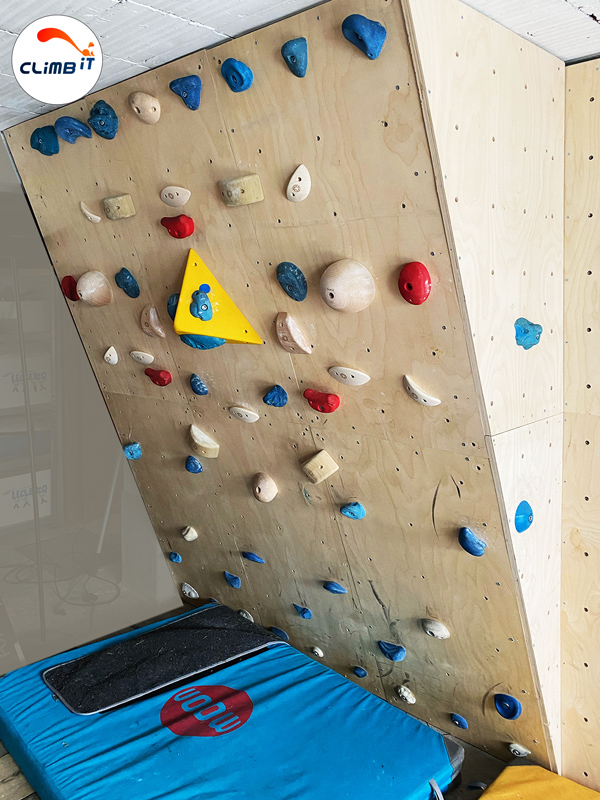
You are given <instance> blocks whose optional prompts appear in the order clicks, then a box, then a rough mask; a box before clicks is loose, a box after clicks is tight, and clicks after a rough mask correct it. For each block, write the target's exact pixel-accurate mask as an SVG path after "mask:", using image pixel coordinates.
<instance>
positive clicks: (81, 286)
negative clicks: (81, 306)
mask: <svg viewBox="0 0 600 800" xmlns="http://www.w3.org/2000/svg"><path fill="white" fill-rule="evenodd" d="M77 294H78V296H79V299H80V300H83V302H84V303H87V304H88V305H89V306H107V305H108V304H109V303H110V302H112V299H113V293H112V289H111V286H110V283H109V282H108V279H107V278H106V276H105V275H103V274H102V273H101V272H98V270H91V271H90V272H84V273H83V275H82V276H81V278H79V280H78V281H77Z"/></svg>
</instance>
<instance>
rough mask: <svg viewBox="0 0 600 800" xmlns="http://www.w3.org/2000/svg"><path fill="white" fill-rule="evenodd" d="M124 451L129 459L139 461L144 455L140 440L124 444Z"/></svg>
mask: <svg viewBox="0 0 600 800" xmlns="http://www.w3.org/2000/svg"><path fill="white" fill-rule="evenodd" d="M123 452H124V453H125V458H127V459H128V460H129V461H138V459H140V458H141V457H142V446H141V444H140V443H139V442H130V443H129V444H126V445H123Z"/></svg>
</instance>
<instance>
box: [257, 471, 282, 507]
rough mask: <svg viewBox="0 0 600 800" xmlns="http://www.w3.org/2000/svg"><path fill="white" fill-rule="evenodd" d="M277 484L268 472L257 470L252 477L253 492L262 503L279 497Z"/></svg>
mask: <svg viewBox="0 0 600 800" xmlns="http://www.w3.org/2000/svg"><path fill="white" fill-rule="evenodd" d="M277 491H278V489H277V484H276V483H275V481H274V480H273V478H272V477H271V476H270V475H267V473H266V472H257V473H256V475H255V476H254V477H253V478H252V492H253V494H254V497H256V499H257V500H258V501H259V502H261V503H270V502H271V500H274V499H275V498H276V497H277Z"/></svg>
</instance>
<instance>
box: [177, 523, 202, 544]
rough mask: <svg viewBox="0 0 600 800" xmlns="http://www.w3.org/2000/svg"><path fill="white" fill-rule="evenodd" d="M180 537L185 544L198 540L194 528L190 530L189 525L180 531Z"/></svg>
mask: <svg viewBox="0 0 600 800" xmlns="http://www.w3.org/2000/svg"><path fill="white" fill-rule="evenodd" d="M181 535H182V536H183V538H184V539H185V540H186V542H193V541H195V540H196V539H197V538H198V531H197V530H196V528H192V526H191V525H188V526H187V527H186V528H184V529H183V530H182V531H181Z"/></svg>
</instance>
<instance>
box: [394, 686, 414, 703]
mask: <svg viewBox="0 0 600 800" xmlns="http://www.w3.org/2000/svg"><path fill="white" fill-rule="evenodd" d="M396 691H397V692H398V697H399V698H400V700H402V702H403V703H408V704H409V705H411V706H412V705H414V704H415V703H416V702H417V698H416V697H415V696H414V694H413V693H412V692H411V690H410V689H409V688H408V686H398V688H397V690H396Z"/></svg>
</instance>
